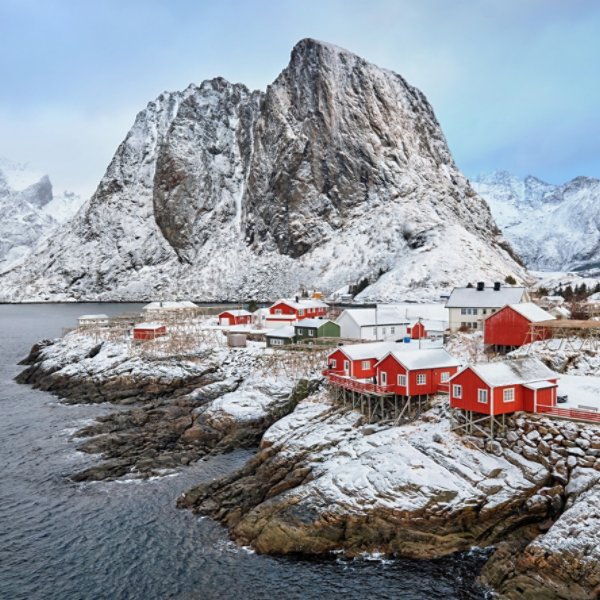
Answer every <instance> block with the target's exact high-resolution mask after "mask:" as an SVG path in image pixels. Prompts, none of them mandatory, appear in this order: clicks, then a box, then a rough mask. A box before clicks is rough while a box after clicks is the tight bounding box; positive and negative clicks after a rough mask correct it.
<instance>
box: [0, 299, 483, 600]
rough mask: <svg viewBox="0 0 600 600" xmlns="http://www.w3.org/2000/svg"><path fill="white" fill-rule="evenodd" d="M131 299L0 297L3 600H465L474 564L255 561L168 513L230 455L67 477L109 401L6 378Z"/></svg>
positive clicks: (82, 461)
mask: <svg viewBox="0 0 600 600" xmlns="http://www.w3.org/2000/svg"><path fill="white" fill-rule="evenodd" d="M138 308H139V306H138V305H122V304H114V305H106V304H103V305H90V304H86V305H21V306H19V305H0V325H1V327H0V332H1V333H0V465H1V467H2V471H1V478H0V598H2V599H3V600H4V599H7V600H8V599H10V600H17V599H27V600H34V599H44V600H53V599H56V600H58V599H60V600H65V599H70V598H82V599H83V598H85V599H88V598H89V599H104V598H107V599H108V598H110V599H121V598H123V599H126V598H127V599H128V598H134V599H137V598H140V599H144V600H152V599H163V598H177V599H186V600H187V599H192V598H197V599H199V600H212V599H217V598H218V599H229V598H234V599H236V600H243V599H244V600H245V599H248V600H254V599H256V600H259V599H260V600H262V599H268V598H278V599H281V600H287V599H320V600H328V599H331V600H333V599H335V600H340V599H341V600H362V599H365V598H369V599H371V600H376V599H393V598H394V599H395V598H402V599H404V598H406V599H410V600H434V599H437V598H440V599H442V598H443V599H444V600H449V599H453V598H455V599H461V600H470V599H476V598H482V597H483V595H482V593H481V592H480V591H477V590H476V589H475V588H474V586H473V579H474V574H473V570H474V568H475V564H476V562H477V561H476V560H475V559H473V560H471V559H460V560H458V559H447V560H442V561H433V562H414V561H403V560H399V561H378V560H354V561H341V560H338V561H335V560H330V561H321V560H315V561H310V560H299V559H287V558H274V557H268V556H258V555H256V554H253V553H251V552H248V551H246V550H244V549H240V548H237V547H236V546H235V545H234V544H233V543H231V542H230V541H229V540H228V538H227V534H226V532H225V530H224V529H223V528H222V527H220V526H219V525H218V524H216V523H214V522H212V521H211V520H209V519H198V518H197V517H195V516H194V515H193V514H191V513H190V512H188V511H180V510H177V509H176V508H175V499H176V498H177V496H178V495H179V494H180V493H181V492H182V491H184V490H186V489H187V488H189V487H191V486H192V485H194V484H195V483H197V482H199V481H201V480H203V479H207V478H213V477H217V476H219V475H221V474H223V473H225V472H227V470H229V469H232V468H235V467H236V466H238V465H240V464H242V463H243V462H244V461H245V460H246V459H247V458H248V456H249V453H248V452H245V451H244V452H241V451H240V452H235V453H233V454H229V455H227V456H223V457H218V458H214V459H211V460H209V461H205V462H204V461H201V462H199V463H198V464H196V465H193V466H191V467H188V468H185V469H183V470H182V471H181V472H180V473H179V474H177V475H176V476H171V477H165V478H161V479H156V480H154V481H145V482H139V481H125V482H109V483H103V482H99V483H87V484H73V483H71V482H70V481H69V480H68V478H67V475H68V474H69V473H72V472H73V471H75V470H79V469H81V468H83V466H84V465H87V464H91V463H92V462H94V461H95V460H97V458H94V457H90V456H86V455H84V454H81V453H78V452H77V451H76V450H75V447H76V442H75V441H73V440H72V439H70V435H71V434H72V433H73V432H74V431H75V430H76V429H78V428H79V427H81V426H83V425H84V424H85V423H86V422H88V421H90V420H91V419H93V418H94V417H95V416H97V415H101V414H105V413H106V412H109V411H111V410H115V408H114V407H111V406H107V405H102V406H87V405H80V406H64V405H61V404H60V403H59V402H58V401H57V399H56V398H55V397H53V396H51V395H49V394H47V393H45V392H39V391H35V390H32V389H31V388H30V387H28V386H23V385H16V384H15V383H14V382H13V378H14V376H15V375H16V374H17V373H18V372H19V370H20V368H21V367H18V366H17V364H16V363H17V362H18V361H19V360H20V359H21V358H23V357H24V356H25V355H26V354H27V352H28V351H29V348H30V347H31V345H32V344H33V343H35V342H36V341H37V340H39V339H42V338H44V337H55V336H57V335H60V334H61V332H62V329H63V328H64V327H73V326H74V325H75V323H76V317H77V316H78V315H80V314H83V313H94V312H104V313H109V314H115V313H121V312H124V311H127V312H129V311H130V310H136V309H138Z"/></svg>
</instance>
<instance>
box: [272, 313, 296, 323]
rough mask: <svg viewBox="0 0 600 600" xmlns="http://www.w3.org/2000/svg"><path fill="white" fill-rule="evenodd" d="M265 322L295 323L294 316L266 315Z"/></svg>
mask: <svg viewBox="0 0 600 600" xmlns="http://www.w3.org/2000/svg"><path fill="white" fill-rule="evenodd" d="M266 319H267V321H295V320H296V315H272V314H270V313H269V314H268V315H267V317H266Z"/></svg>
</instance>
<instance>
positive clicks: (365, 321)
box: [336, 306, 410, 327]
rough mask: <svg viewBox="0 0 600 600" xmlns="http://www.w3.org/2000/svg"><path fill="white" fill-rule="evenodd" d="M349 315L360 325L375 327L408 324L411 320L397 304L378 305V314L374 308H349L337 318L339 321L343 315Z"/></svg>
mask: <svg viewBox="0 0 600 600" xmlns="http://www.w3.org/2000/svg"><path fill="white" fill-rule="evenodd" d="M344 315H347V316H349V317H350V318H351V319H352V320H353V321H354V322H355V323H356V324H357V325H359V326H360V327H374V326H375V323H377V325H407V324H408V323H409V322H410V321H409V319H407V318H406V317H405V315H404V311H402V310H400V309H398V308H397V307H395V306H378V307H377V314H375V309H374V308H347V309H346V310H344V311H343V312H342V314H341V315H340V316H339V317H338V318H337V321H336V322H338V321H339V320H340V319H341V318H342V316H344Z"/></svg>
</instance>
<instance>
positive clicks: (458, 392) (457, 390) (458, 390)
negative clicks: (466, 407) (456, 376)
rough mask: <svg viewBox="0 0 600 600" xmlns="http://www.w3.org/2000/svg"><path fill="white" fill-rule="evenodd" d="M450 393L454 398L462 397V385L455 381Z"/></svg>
mask: <svg viewBox="0 0 600 600" xmlns="http://www.w3.org/2000/svg"><path fill="white" fill-rule="evenodd" d="M452 395H453V396H454V397H455V398H462V385H457V384H456V383H455V384H454V385H453V386H452Z"/></svg>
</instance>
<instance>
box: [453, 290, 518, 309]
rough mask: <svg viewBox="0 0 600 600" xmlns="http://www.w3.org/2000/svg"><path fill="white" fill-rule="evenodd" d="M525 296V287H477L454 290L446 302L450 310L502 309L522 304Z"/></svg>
mask: <svg viewBox="0 0 600 600" xmlns="http://www.w3.org/2000/svg"><path fill="white" fill-rule="evenodd" d="M524 294H525V288H524V287H508V286H507V287H501V288H500V289H499V290H498V291H496V290H494V288H493V287H486V288H484V289H483V290H477V288H476V287H472V288H467V287H461V288H454V289H453V290H452V293H451V294H450V298H448V302H446V306H447V307H448V308H500V307H501V306H505V305H506V304H516V303H518V302H520V301H521V300H522V298H523V295H524Z"/></svg>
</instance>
